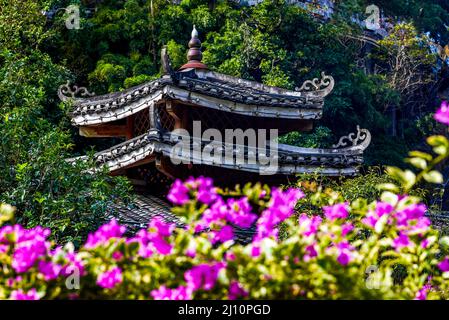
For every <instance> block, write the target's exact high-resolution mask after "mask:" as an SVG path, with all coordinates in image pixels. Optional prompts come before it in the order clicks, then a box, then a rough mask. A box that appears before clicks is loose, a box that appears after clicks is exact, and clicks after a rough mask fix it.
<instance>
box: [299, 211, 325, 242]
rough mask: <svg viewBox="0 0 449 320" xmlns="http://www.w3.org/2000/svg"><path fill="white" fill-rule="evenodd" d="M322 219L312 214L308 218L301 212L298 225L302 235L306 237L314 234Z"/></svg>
mask: <svg viewBox="0 0 449 320" xmlns="http://www.w3.org/2000/svg"><path fill="white" fill-rule="evenodd" d="M322 221H323V219H322V218H321V217H320V216H313V217H311V218H309V217H308V216H307V215H305V214H302V215H301V216H300V217H299V227H300V230H301V232H302V234H303V235H305V236H306V237H308V236H311V235H315V234H316V233H317V232H318V229H319V227H320V225H321V222H322Z"/></svg>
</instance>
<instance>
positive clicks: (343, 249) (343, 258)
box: [336, 241, 354, 266]
mask: <svg viewBox="0 0 449 320" xmlns="http://www.w3.org/2000/svg"><path fill="white" fill-rule="evenodd" d="M336 247H337V255H338V256H337V261H338V263H340V264H341V265H342V266H346V265H348V264H349V263H350V262H351V260H352V251H354V247H353V246H351V245H350V244H349V243H348V242H346V241H343V242H340V243H338V244H337V245H336Z"/></svg>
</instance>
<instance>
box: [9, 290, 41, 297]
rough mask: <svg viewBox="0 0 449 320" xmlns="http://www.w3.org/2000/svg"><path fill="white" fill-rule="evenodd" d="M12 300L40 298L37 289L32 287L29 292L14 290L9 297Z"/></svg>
mask: <svg viewBox="0 0 449 320" xmlns="http://www.w3.org/2000/svg"><path fill="white" fill-rule="evenodd" d="M9 299H11V300H40V297H39V295H38V294H37V292H36V289H34V288H33V289H31V290H29V291H28V292H23V291H22V290H20V289H19V290H14V291H12V292H11V295H10V297H9Z"/></svg>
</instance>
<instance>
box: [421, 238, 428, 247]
mask: <svg viewBox="0 0 449 320" xmlns="http://www.w3.org/2000/svg"><path fill="white" fill-rule="evenodd" d="M420 245H421V248H423V249H426V248H427V247H428V246H429V239H427V238H426V239H424V240H423V241H421V244H420Z"/></svg>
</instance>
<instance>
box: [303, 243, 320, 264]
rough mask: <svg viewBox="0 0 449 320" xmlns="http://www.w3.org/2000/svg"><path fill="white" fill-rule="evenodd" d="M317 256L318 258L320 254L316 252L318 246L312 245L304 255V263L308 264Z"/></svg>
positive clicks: (306, 249)
mask: <svg viewBox="0 0 449 320" xmlns="http://www.w3.org/2000/svg"><path fill="white" fill-rule="evenodd" d="M316 256H318V252H317V250H316V244H315V243H314V244H310V245H308V246H307V247H306V248H305V254H304V257H303V259H304V261H305V262H308V261H310V260H311V259H312V258H315V257H316Z"/></svg>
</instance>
